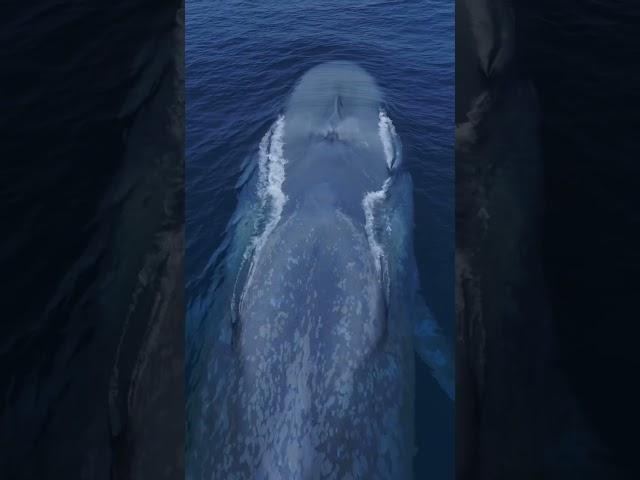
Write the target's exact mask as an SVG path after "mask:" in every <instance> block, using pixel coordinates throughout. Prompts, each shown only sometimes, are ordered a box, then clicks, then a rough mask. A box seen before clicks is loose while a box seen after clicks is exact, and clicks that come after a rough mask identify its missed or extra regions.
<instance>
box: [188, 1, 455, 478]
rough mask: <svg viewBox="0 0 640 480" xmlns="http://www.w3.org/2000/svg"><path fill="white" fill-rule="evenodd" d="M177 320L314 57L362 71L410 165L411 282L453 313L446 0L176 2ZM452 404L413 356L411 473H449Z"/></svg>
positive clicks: (450, 316) (442, 310) (197, 289)
mask: <svg viewBox="0 0 640 480" xmlns="http://www.w3.org/2000/svg"><path fill="white" fill-rule="evenodd" d="M185 30H186V47H185V48H186V52H185V63H186V92H185V95H186V167H185V168H186V173H185V188H186V260H185V269H186V285H187V291H186V295H187V304H188V307H187V308H188V310H187V317H188V318H187V322H188V323H187V329H189V325H190V324H191V323H193V322H196V321H197V319H195V318H194V317H195V316H197V310H196V308H191V309H190V308H189V307H190V306H193V305H194V303H195V300H196V299H197V298H198V297H201V296H202V295H206V293H207V291H209V289H210V288H211V283H212V281H213V278H214V275H213V272H214V269H215V266H216V263H217V262H219V261H220V259H219V258H218V259H214V258H212V256H213V254H214V252H215V251H216V250H217V248H218V247H219V246H220V244H221V242H222V240H223V234H224V230H225V227H226V225H227V223H228V222H229V219H230V218H231V215H232V214H233V211H234V209H235V207H236V204H237V199H238V192H237V190H236V183H237V180H238V177H239V175H240V173H241V167H242V164H243V161H244V160H245V159H246V158H247V157H248V156H249V155H251V154H253V153H254V152H255V151H256V150H257V148H258V144H259V142H260V139H261V138H262V136H263V135H264V134H265V132H266V131H267V130H268V129H269V127H270V125H271V124H272V123H273V122H274V121H275V120H276V118H277V116H278V113H279V112H280V111H281V109H282V108H283V106H284V102H285V100H286V98H287V95H288V93H289V92H290V91H291V90H292V88H293V86H294V85H295V83H296V82H297V80H298V79H299V78H300V77H301V75H302V74H303V73H304V72H306V71H307V70H308V69H310V68H311V67H313V66H315V65H317V64H320V63H322V62H326V61H330V60H350V61H353V62H355V63H357V64H359V65H360V66H361V67H363V68H364V69H365V70H367V71H368V72H369V73H370V74H371V75H372V76H373V77H374V78H375V79H376V81H377V82H378V84H379V86H380V87H381V89H382V91H383V94H384V96H385V101H386V105H385V109H386V111H387V113H388V115H389V117H390V118H391V120H392V121H393V123H394V125H395V127H396V130H397V133H398V135H399V137H400V139H401V141H402V144H403V158H404V162H405V164H406V165H407V166H408V169H409V171H410V172H411V174H412V176H413V182H414V203H415V232H414V236H415V238H414V241H415V248H416V252H415V253H416V257H417V262H418V268H419V273H420V280H421V285H422V292H423V295H424V296H425V298H426V300H427V303H428V304H429V306H430V307H431V309H432V311H433V312H434V315H435V316H436V318H437V320H438V322H439V323H440V325H442V327H443V329H444V330H445V331H446V332H447V333H448V334H450V335H451V336H453V324H454V280H453V272H454V256H453V255H454V232H453V213H454V203H453V188H454V178H453V172H454V163H453V162H454V155H453V142H454V102H453V99H454V2H453V0H433V1H427V0H422V1H374V0H371V1H367V0H361V1H349V0H340V1H338V0H329V1H325V2H317V1H307V0H302V1H296V2H291V1H283V0H271V1H263V2H251V1H246V0H229V1H224V2H211V1H202V0H187V2H186V28H185ZM453 425H454V424H453V405H452V404H451V402H450V401H449V400H448V399H447V398H446V396H445V395H444V394H443V393H442V392H441V390H440V389H439V387H438V386H437V384H436V382H435V381H434V380H433V378H432V377H431V375H430V373H429V371H428V370H427V368H426V367H424V365H423V364H422V363H421V362H419V361H418V362H417V364H416V447H417V454H416V457H415V459H416V460H415V474H416V478H427V476H429V478H453V460H454V456H453Z"/></svg>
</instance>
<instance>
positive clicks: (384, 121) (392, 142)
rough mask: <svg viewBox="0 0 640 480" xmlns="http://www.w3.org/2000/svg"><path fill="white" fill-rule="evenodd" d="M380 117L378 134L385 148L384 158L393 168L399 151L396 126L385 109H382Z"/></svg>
mask: <svg viewBox="0 0 640 480" xmlns="http://www.w3.org/2000/svg"><path fill="white" fill-rule="evenodd" d="M378 119H379V120H378V135H380V141H381V142H382V148H383V149H384V158H385V160H386V161H387V167H388V168H389V170H391V169H393V167H394V166H395V165H396V164H397V160H398V158H397V157H398V153H399V152H398V148H396V147H397V138H398V136H397V134H396V127H395V126H394V125H393V122H392V121H391V119H390V118H389V117H388V116H387V114H386V112H385V111H384V110H380V113H379V115H378Z"/></svg>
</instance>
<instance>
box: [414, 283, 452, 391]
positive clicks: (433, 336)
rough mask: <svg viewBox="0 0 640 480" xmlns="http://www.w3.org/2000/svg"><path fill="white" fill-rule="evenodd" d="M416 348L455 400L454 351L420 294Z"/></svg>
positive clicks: (417, 309)
mask: <svg viewBox="0 0 640 480" xmlns="http://www.w3.org/2000/svg"><path fill="white" fill-rule="evenodd" d="M413 332H414V335H413V338H414V348H415V351H416V353H417V354H418V357H420V359H421V360H422V361H423V362H424V363H425V364H426V365H427V366H428V367H429V368H430V369H431V373H432V375H433V377H434V378H435V379H436V381H437V382H438V384H439V385H440V388H442V390H443V391H444V392H445V393H446V394H447V396H448V397H449V398H450V399H451V400H454V398H455V369H454V360H453V349H452V348H451V344H450V341H449V340H448V339H447V338H446V337H445V336H444V335H443V334H442V332H441V331H440V328H439V327H438V324H437V323H436V321H435V319H434V317H433V314H432V313H431V311H430V310H429V307H427V304H426V303H425V301H424V299H423V298H422V296H421V295H420V294H418V295H417V298H416V318H415V320H414V326H413Z"/></svg>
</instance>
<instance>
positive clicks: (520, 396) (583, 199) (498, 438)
mask: <svg viewBox="0 0 640 480" xmlns="http://www.w3.org/2000/svg"><path fill="white" fill-rule="evenodd" d="M570 3H572V4H573V5H572V8H571V9H569V8H565V7H564V6H559V5H558V2H544V1H540V2H512V1H508V0H482V1H475V0H458V1H457V5H456V6H457V10H456V275H457V277H456V291H457V302H456V303H457V322H458V323H457V330H458V342H457V359H456V367H457V392H458V395H457V399H456V434H457V437H456V438H457V445H456V451H457V476H458V478H460V479H465V480H466V479H503V478H505V479H510V478H518V479H539V478H544V479H568V478H580V479H590V478H636V477H635V476H634V475H633V473H632V471H633V470H634V468H637V467H634V466H633V465H632V463H631V462H629V459H630V457H629V456H628V454H626V453H625V450H628V448H629V447H630V445H633V440H632V438H633V437H632V435H633V428H630V426H629V425H628V426H626V427H625V426H624V422H625V420H626V421H627V422H631V425H637V422H636V420H635V418H637V415H634V414H633V410H635V409H634V408H633V407H632V403H631V401H630V400H629V399H630V398H636V396H634V394H633V393H632V390H631V386H630V385H629V383H628V380H626V381H625V380H624V379H625V378H626V379H628V378H630V376H632V375H633V374H632V373H631V372H632V371H634V369H633V368H632V366H633V365H637V358H635V359H634V356H633V355H631V344H632V343H633V342H634V341H635V340H634V341H631V340H629V339H630V338H633V339H636V338H637V335H636V333H637V330H638V327H637V326H636V325H634V324H633V323H634V322H630V321H629V319H630V318H631V317H627V320H626V321H625V320H624V314H623V312H622V310H623V308H616V305H617V306H618V307H619V303H618V302H619V300H621V299H622V297H625V306H626V307H630V306H631V304H632V303H633V302H629V301H627V300H631V299H630V297H626V296H625V294H624V293H623V290H622V289H618V290H615V291H614V290H613V289H610V288H607V286H606V284H607V283H609V284H611V285H618V282H619V281H620V282H622V279H624V278H628V273H629V271H631V270H633V271H637V269H638V264H637V261H634V257H630V256H627V257H626V261H627V262H630V263H627V264H626V265H623V263H614V262H611V254H613V253H614V252H612V251H609V248H610V247H612V246H614V245H616V244H619V245H620V246H622V245H623V244H624V240H623V238H625V235H624V234H623V233H622V228H621V225H624V226H626V228H629V227H630V226H631V224H630V223H628V222H629V221H630V220H632V219H633V218H637V214H636V213H635V212H634V211H633V210H631V209H628V210H626V212H624V211H623V210H624V208H625V207H624V206H623V205H622V204H621V202H624V201H628V200H630V199H631V189H630V188H629V189H627V188H626V187H627V184H629V187H630V185H631V183H630V180H629V178H635V179H636V182H637V178H638V177H637V168H635V167H633V166H632V165H631V164H630V163H629V162H628V160H629V159H630V157H628V155H629V154H630V152H631V150H629V147H630V145H631V144H630V142H629V138H628V136H627V135H625V134H623V135H620V133H621V132H622V131H626V130H625V128H626V126H627V125H628V121H627V120H623V121H622V122H621V123H622V128H620V126H618V128H615V129H614V128H607V126H606V125H607V124H608V123H609V124H610V122H611V121H614V119H615V118H619V119H620V120H622V119H626V118H627V116H628V115H627V112H626V110H627V109H628V108H629V107H623V105H624V104H623V103H621V104H620V105H617V108H620V107H623V108H622V109H621V114H620V116H618V114H616V113H614V112H613V111H611V112H609V113H607V112H606V110H605V109H604V107H605V105H604V103H605V102H601V101H600V98H601V96H603V95H604V94H603V92H604V91H610V92H614V91H616V89H617V88H619V87H624V88H625V91H624V93H620V92H618V93H615V94H613V93H612V94H608V95H607V96H608V97H609V98H615V99H620V100H621V99H622V98H623V97H625V96H626V98H627V99H628V100H629V101H631V100H632V99H634V98H636V99H637V97H636V96H635V94H636V93H637V89H636V91H634V89H633V88H630V87H631V86H630V84H629V82H627V81H626V77H628V75H627V76H625V75H622V74H619V75H618V78H617V79H616V74H614V75H608V74H606V73H605V70H606V69H612V70H614V72H615V71H618V72H619V73H621V72H622V71H626V72H627V73H628V74H631V73H632V72H631V70H632V69H633V68H635V67H632V66H629V65H628V64H625V63H624V62H623V61H622V58H619V57H622V56H619V55H618V53H617V52H620V49H622V50H625V49H626V50H627V51H628V53H629V54H630V53H631V50H632V48H631V47H629V46H628V45H627V46H625V44H624V43H623V41H622V40H621V39H620V38H619V36H616V35H615V34H614V31H615V29H616V27H615V25H618V26H619V28H620V29H621V31H623V32H627V41H629V40H631V38H632V36H631V29H630V28H627V23H628V20H625V18H626V17H624V16H623V15H621V13H622V12H621V9H622V6H621V5H620V4H619V3H620V2H613V3H612V5H610V6H605V5H595V4H594V3H595V2H582V4H581V5H579V4H578V2H570ZM623 36H624V35H623ZM607 45H608V46H609V47H613V46H615V47H616V48H612V49H611V52H610V55H614V57H615V58H619V63H618V64H617V66H616V64H614V62H611V61H607V60H606V58H607V55H606V54H605V52H604V51H602V52H601V54H602V55H601V54H598V53H596V52H597V51H598V49H600V50H604V49H606V48H608V47H607ZM623 56H624V55H623ZM593 72H597V73H595V74H594V73H593ZM598 105H600V107H598ZM610 117H611V118H610ZM627 130H628V129H627ZM626 133H627V134H628V133H630V132H628V131H626ZM636 143H637V142H636ZM604 146H608V148H609V150H608V154H609V155H610V158H611V159H614V161H613V163H612V164H610V168H609V167H607V168H604V163H600V164H599V162H598V156H599V157H600V162H603V161H604V158H605V157H606V155H605V153H604V152H603V150H602V148H603V147H604ZM635 151H636V152H637V149H636V150H635ZM595 152H599V153H595ZM595 171H599V172H600V177H599V178H598V177H597V175H594V172H595ZM634 175H635V176H634ZM614 177H615V178H616V179H617V181H618V182H619V185H620V186H621V188H622V190H621V192H623V194H624V196H623V197H621V198H616V196H615V195H613V194H612V193H613V192H610V191H605V192H603V191H602V189H603V188H604V189H608V188H609V187H612V186H613V182H612V180H613V178H614ZM636 185H637V184H636ZM593 192H600V193H604V195H601V196H599V195H598V194H596V195H594V193H593ZM636 192H637V190H636ZM596 205H597V207H596V208H595V210H594V206H596ZM594 211H597V212H598V215H593V213H594ZM612 218H618V220H621V221H624V222H627V223H626V225H625V224H617V225H615V224H613V223H612ZM623 218H624V220H623ZM602 227H603V228H602ZM633 232H634V231H633V229H631V228H629V230H628V234H627V235H630V236H633V235H635V233H633ZM611 234H613V235H614V236H617V240H616V241H609V240H611V238H609V237H610V235H611ZM607 238H609V240H606V239H607ZM626 238H627V239H628V238H630V237H629V236H627V237H626ZM618 240H619V241H618ZM585 245H590V246H591V247H593V248H585ZM624 250H625V249H622V250H621V251H624ZM601 258H602V259H603V260H602V261H603V262H604V263H603V264H601V260H600V259H601ZM605 258H608V259H609V260H604V259H605ZM622 261H623V260H622V259H621V262H622ZM599 265H605V266H606V267H605V268H600V267H599ZM590 266H595V267H596V268H595V269H591V268H590ZM603 274H604V275H603ZM636 283H637V281H636ZM595 285H599V288H595V289H594V288H593V287H594V286H595ZM629 287H630V285H628V284H627V288H629ZM594 306H595V307H597V310H594V309H593V308H592V307H594ZM605 306H608V307H609V309H608V311H607V309H605V308H604V307H605ZM631 312H632V310H631V309H629V313H631ZM609 316H611V317H610V320H606V319H607V318H608V317H609ZM605 321H607V322H609V324H610V326H611V329H609V328H608V327H606V326H605V325H604V324H603V322H605ZM616 359H617V360H616ZM605 366H606V368H605ZM636 370H637V369H636ZM620 371H623V372H626V373H625V374H622V375H621V374H619V373H618V372H620ZM614 379H616V380H614ZM612 382H613V383H615V387H616V388H614V385H613V384H612ZM618 406H621V407H625V408H626V409H624V410H623V409H617V407H618ZM607 419H609V420H610V421H613V422H615V423H616V424H614V425H612V424H611V423H610V422H609V421H607ZM633 422H636V423H633ZM636 431H637V430H636Z"/></svg>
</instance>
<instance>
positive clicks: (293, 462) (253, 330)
mask: <svg viewBox="0 0 640 480" xmlns="http://www.w3.org/2000/svg"><path fill="white" fill-rule="evenodd" d="M383 105H384V104H383V98H382V94H381V92H380V89H379V88H378V86H377V85H376V83H375V81H374V80H373V79H372V78H371V76H370V75H369V74H368V73H367V72H365V71H364V70H363V69H362V68H360V67H358V66H357V65H355V64H353V63H350V62H330V63H324V64H321V65H318V66H316V67H315V68H313V69H311V70H310V71H308V72H307V73H306V74H305V75H304V76H303V77H302V78H301V79H300V81H299V82H298V83H297V85H296V86H295V88H294V90H293V92H292V93H291V95H290V97H289V99H288V101H287V103H286V106H285V108H284V111H283V113H282V114H281V115H280V116H279V117H278V119H277V120H276V121H275V122H274V124H273V125H272V126H271V128H270V129H269V130H268V132H267V133H266V134H265V135H264V137H263V139H262V141H261V142H260V145H259V146H258V149H257V150H258V151H257V154H256V155H255V157H252V158H251V159H250V160H249V161H247V165H246V166H245V168H244V171H243V174H242V175H241V177H240V180H239V182H238V188H239V204H238V209H237V211H236V212H235V214H234V216H233V218H232V219H231V221H230V223H229V226H228V229H227V237H226V239H225V242H223V245H222V246H221V248H220V249H219V251H218V252H217V253H216V255H215V257H216V259H217V260H216V261H217V265H218V267H217V268H218V269H217V271H216V275H215V278H216V280H215V282H214V284H213V286H212V289H211V291H210V292H209V294H208V296H209V297H210V298H209V299H207V300H202V301H201V303H200V304H198V305H197V306H192V307H191V309H190V313H189V317H194V318H195V317H198V319H197V320H194V318H189V324H188V330H189V331H188V345H187V350H188V352H187V354H188V362H189V363H188V370H189V371H188V385H187V476H188V478H192V479H196V478H198V479H200V478H202V479H205V478H206V479H214V478H215V479H218V478H224V479H305V480H306V479H321V478H327V479H332V478H336V479H410V478H412V459H413V455H414V445H413V437H414V432H413V423H414V420H413V418H414V400H413V399H414V362H415V360H414V359H415V353H416V352H417V353H418V355H419V357H420V358H421V359H422V360H423V361H425V362H426V363H427V364H428V365H429V366H430V367H431V370H432V372H433V375H434V377H435V379H436V380H437V381H438V383H439V384H440V386H441V387H442V388H443V389H444V390H445V392H446V393H447V394H448V395H449V396H450V397H451V398H453V393H454V392H453V360H452V356H451V349H450V347H449V343H448V341H447V340H446V339H445V338H444V337H443V336H442V335H441V334H440V333H439V331H438V328H437V326H436V324H435V322H434V321H433V319H432V317H431V315H430V313H429V309H428V308H427V307H426V305H425V303H424V301H423V300H422V298H421V296H420V295H419V285H418V278H417V269H416V266H415V261H414V253H413V244H412V224H413V211H412V208H413V207H412V183H411V177H410V175H409V173H408V171H407V170H406V169H405V168H404V166H403V162H402V149H401V144H400V141H399V138H398V136H397V134H396V131H395V128H394V126H393V123H392V121H391V119H390V118H389V117H388V116H387V114H386V112H385V110H384V108H383ZM193 312H198V313H197V314H196V313H193Z"/></svg>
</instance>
